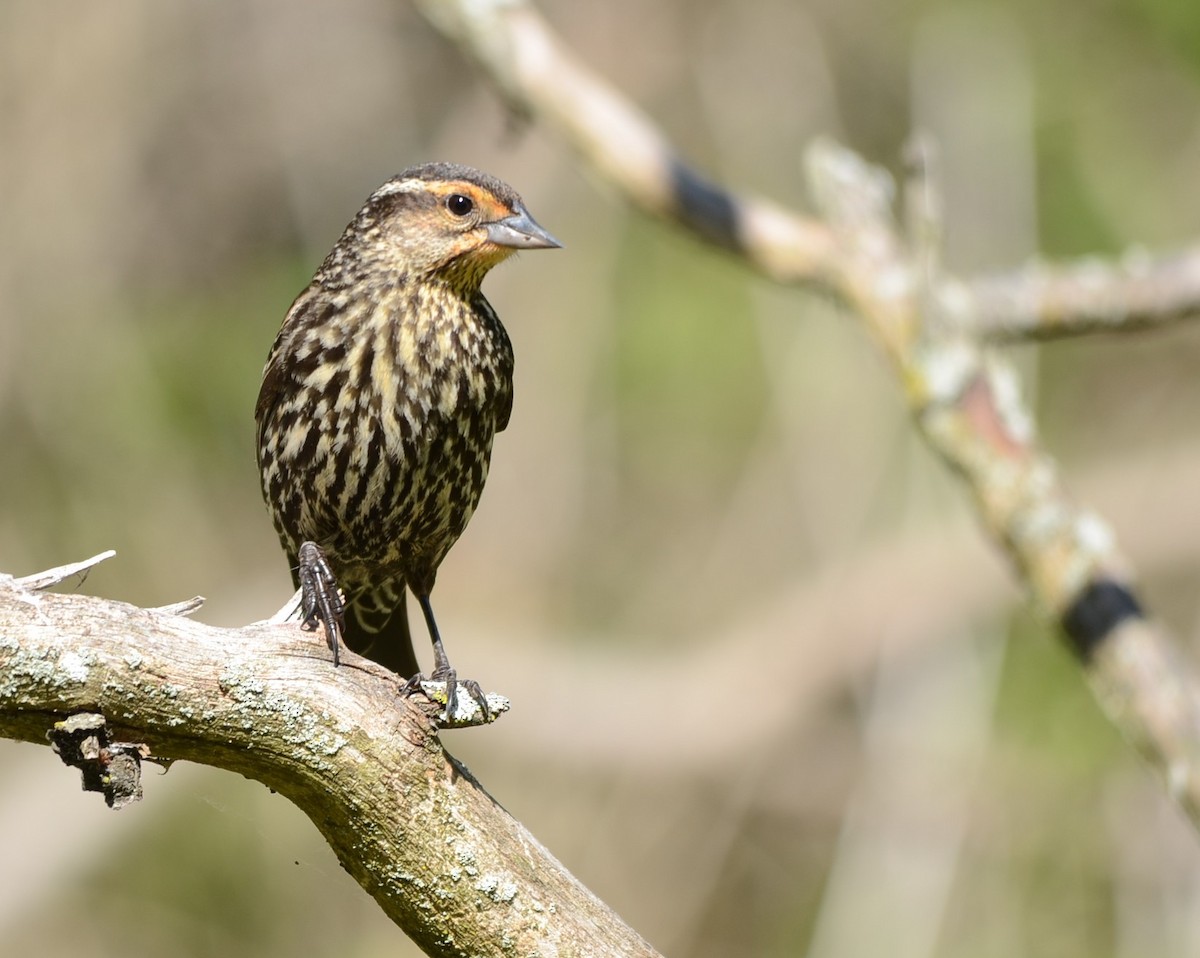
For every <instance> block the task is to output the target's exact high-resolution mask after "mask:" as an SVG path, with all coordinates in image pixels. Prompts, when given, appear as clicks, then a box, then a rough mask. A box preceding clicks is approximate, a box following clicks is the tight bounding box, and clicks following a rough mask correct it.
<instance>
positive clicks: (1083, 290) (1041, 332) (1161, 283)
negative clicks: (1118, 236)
mask: <svg viewBox="0 0 1200 958" xmlns="http://www.w3.org/2000/svg"><path fill="white" fill-rule="evenodd" d="M969 291H970V296H971V299H972V300H973V301H974V304H975V321H976V322H978V323H979V325H980V331H981V333H982V334H983V335H985V336H990V337H992V338H994V339H997V340H1020V339H1029V338H1033V339H1052V338H1055V337H1059V336H1078V335H1082V334H1085V333H1095V332H1104V331H1106V330H1111V331H1114V332H1122V331H1136V330H1141V329H1145V328H1147V327H1151V326H1162V325H1165V324H1167V323H1171V322H1177V321H1179V320H1185V319H1195V318H1196V317H1197V316H1200V247H1193V248H1191V249H1186V250H1183V251H1181V252H1178V253H1174V254H1172V255H1169V256H1162V257H1151V256H1149V255H1147V254H1146V253H1144V252H1130V253H1127V254H1126V255H1125V256H1123V257H1122V258H1121V260H1120V261H1119V262H1111V261H1109V260H1103V259H1098V258H1092V259H1086V260H1082V261H1080V262H1078V263H1072V264H1067V265H1051V264H1042V263H1033V264H1030V265H1029V266H1027V267H1025V268H1024V269H1021V270H1018V271H1017V272H1015V273H1011V274H1004V275H998V276H985V277H979V278H977V279H975V280H973V281H972V282H971V283H970V285H969Z"/></svg>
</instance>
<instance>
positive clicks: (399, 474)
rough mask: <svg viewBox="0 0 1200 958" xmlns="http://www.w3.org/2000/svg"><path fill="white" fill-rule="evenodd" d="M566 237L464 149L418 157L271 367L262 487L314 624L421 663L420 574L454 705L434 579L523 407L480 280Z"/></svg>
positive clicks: (374, 206)
mask: <svg viewBox="0 0 1200 958" xmlns="http://www.w3.org/2000/svg"><path fill="white" fill-rule="evenodd" d="M559 245H561V244H559V242H558V241H557V240H555V239H554V237H552V236H551V235H550V234H549V233H547V232H546V231H545V230H544V229H542V228H541V227H540V226H538V224H537V223H535V222H534V220H533V218H532V217H531V216H530V215H529V213H528V211H527V210H526V209H525V206H524V204H523V203H522V202H521V198H520V197H519V196H518V195H517V194H516V193H515V192H514V191H513V190H512V188H511V187H509V186H507V185H506V184H504V183H501V182H500V181H499V180H497V179H495V178H493V177H491V176H488V175H486V174H484V173H481V172H479V171H478V170H473V169H471V168H469V167H465V166H458V165H455V164H450V163H432V164H429V165H426V166H418V167H413V168H412V169H408V170H405V171H404V172H403V173H401V174H400V175H399V176H396V177H394V178H393V179H391V180H389V181H388V182H387V183H385V184H384V185H383V186H381V187H380V188H379V189H378V190H376V191H375V192H374V193H373V194H372V195H371V197H370V198H369V199H368V200H367V202H366V205H365V206H363V208H362V209H361V210H360V211H359V213H358V215H357V216H356V217H355V218H354V220H353V222H351V223H350V225H349V226H347V227H346V230H345V232H344V233H343V234H342V237H341V239H339V240H338V242H337V245H335V246H334V247H333V249H332V251H331V252H330V253H329V255H328V256H327V257H326V258H325V262H324V263H322V264H321V268H320V269H318V270H317V273H316V275H315V276H314V277H313V280H312V282H311V283H309V285H308V287H307V288H306V289H305V290H304V292H302V293H301V294H300V296H299V297H298V298H297V299H296V301H295V303H293V304H292V308H291V309H290V310H289V311H288V314H287V317H286V318H285V319H284V321H283V327H282V329H280V331H279V335H278V336H277V337H276V339H275V345H274V346H272V347H271V353H270V355H269V356H268V357H267V364H266V368H265V369H264V370H263V382H262V389H261V391H260V392H259V396H258V405H257V406H256V408H255V411H254V418H255V420H256V421H257V423H258V464H259V469H260V470H261V473H262V488H263V495H264V497H265V498H266V501H267V507H268V508H269V509H270V511H271V516H272V518H273V519H274V522H275V528H276V530H277V531H278V532H279V538H280V540H281V541H282V543H283V547H284V549H285V550H286V552H287V555H288V559H289V561H290V562H291V563H292V567H293V569H294V570H295V572H294V576H293V578H294V579H295V581H296V583H297V584H298V585H299V586H300V587H301V588H302V589H303V591H304V616H305V622H306V625H308V627H310V628H315V627H316V625H317V623H318V621H319V622H321V623H322V624H323V625H324V628H325V633H326V638H327V640H328V641H329V643H330V646H331V648H332V650H333V654H334V662H335V663H336V662H337V643H338V633H339V632H340V631H342V630H343V629H344V633H343V637H344V639H345V641H346V644H347V645H349V646H350V648H352V649H354V650H356V651H358V652H361V653H363V654H364V655H367V656H369V657H371V658H373V659H375V660H376V661H378V662H380V663H382V664H383V665H385V666H387V667H389V668H391V669H392V670H393V671H396V672H398V673H400V674H402V675H405V676H413V675H415V674H416V673H417V672H418V666H417V661H416V656H415V655H414V652H413V648H412V638H411V635H410V633H409V629H408V617H407V614H406V612H405V608H404V595H405V588H406V587H407V588H408V589H409V590H411V591H412V593H413V594H414V595H415V596H416V597H417V601H418V602H419V603H420V605H421V610H422V612H423V613H424V616H425V622H426V624H427V626H428V628H429V633H430V637H431V638H432V640H433V649H434V670H433V673H432V675H433V678H435V679H437V680H442V681H445V682H446V683H447V688H448V691H449V695H450V702H449V705H448V707H447V714H452V713H453V711H454V705H455V701H454V691H455V680H456V676H455V673H454V670H453V669H452V668H451V667H450V663H449V661H448V660H447V658H446V652H445V649H444V648H443V647H442V640H441V638H440V637H439V635H438V630H437V625H436V624H435V622H434V618H433V610H432V609H431V607H430V604H429V593H430V591H431V590H432V589H433V583H434V579H435V577H436V575H437V568H438V565H439V564H440V563H441V561H442V559H444V558H445V556H446V553H447V552H448V551H449V550H450V547H451V546H452V545H454V543H455V541H456V540H457V539H458V537H459V535H461V534H462V531H463V529H464V528H465V527H466V525H467V521H468V520H469V519H470V518H471V513H472V512H473V511H474V509H475V506H476V504H477V503H478V502H479V495H480V493H481V492H482V491H483V483H484V480H485V479H486V477H487V470H488V462H489V459H490V457H491V451H492V437H493V436H494V435H495V433H497V432H499V431H500V430H502V429H503V428H504V427H505V426H506V425H508V417H509V413H510V411H511V409H512V371H513V354H512V345H511V343H510V342H509V339H508V334H507V333H505V331H504V327H503V326H501V325H500V320H499V319H498V318H497V317H496V313H495V311H493V309H492V307H491V306H490V305H489V304H488V301H487V300H486V299H484V297H483V294H482V293H481V292H480V291H479V287H480V284H481V283H482V281H483V277H484V275H485V274H486V273H487V271H488V270H489V269H491V268H492V267H493V266H495V265H496V264H497V263H499V262H500V261H501V260H503V259H505V258H507V257H508V256H510V255H511V254H512V253H514V252H515V251H517V250H521V249H539V248H546V247H555V246H559ZM334 577H336V580H337V583H338V584H340V586H341V588H342V590H343V592H344V595H345V606H344V607H343V605H342V602H341V599H340V598H339V596H338V592H337V588H336V586H335V585H334V583H333V578H334ZM343 612H346V613H348V615H347V616H345V617H343ZM470 684H471V685H472V686H473V683H470ZM472 694H473V697H476V698H479V699H480V701H481V704H482V696H481V695H479V694H478V692H477V686H475V687H473V688H472ZM483 708H484V710H485V712H486V705H483Z"/></svg>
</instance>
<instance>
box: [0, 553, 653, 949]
mask: <svg viewBox="0 0 1200 958" xmlns="http://www.w3.org/2000/svg"><path fill="white" fill-rule="evenodd" d="M68 574H72V573H71V572H70V571H68ZM51 578H53V577H51ZM60 578H61V577H60ZM47 584H49V582H44V581H42V580H41V579H38V581H37V585H38V586H39V587H41V586H44V585H47ZM178 611H179V610H178V609H166V610H154V609H139V608H136V607H134V606H130V605H126V604H123V603H119V602H112V601H106V600H103V599H98V598H91V597H87V596H79V595H57V594H49V593H44V592H37V591H33V590H32V589H31V588H29V587H28V586H27V585H25V584H23V583H22V581H21V580H15V579H12V578H11V577H8V576H0V735H2V736H4V737H6V738H14V739H21V740H25V741H30V742H40V743H42V744H46V743H47V735H48V733H50V732H51V731H52V730H53V731H55V735H56V739H55V741H56V742H57V743H59V745H58V747H59V749H60V751H68V750H69V749H68V748H67V747H66V746H65V745H64V744H62V743H64V742H65V741H71V742H73V741H74V740H75V739H76V738H78V736H77V735H75V732H76V731H77V728H76V727H77V726H78V727H79V731H81V732H82V733H83V736H84V740H85V744H84V745H83V747H82V748H81V749H80V750H79V751H80V752H81V755H80V756H79V757H78V758H79V759H81V760H84V762H85V765H86V762H87V761H88V760H99V761H100V762H102V763H103V762H111V761H113V760H114V759H115V758H120V759H121V761H123V762H125V763H129V762H136V761H137V760H139V759H140V758H141V757H142V756H148V757H149V759H150V760H152V761H153V760H155V759H157V760H160V761H167V760H175V759H187V760H191V761H195V762H203V763H205V764H207V765H213V766H216V767H219V768H224V769H229V770H230V771H235V772H239V773H241V774H242V775H245V776H247V777H249V778H253V779H256V780H257V781H260V782H262V783H263V784H265V785H267V786H269V787H270V788H272V789H274V790H276V791H277V792H279V793H280V794H281V795H284V796H285V797H287V798H288V799H290V800H291V801H293V802H294V803H295V804H296V805H297V806H299V807H300V808H301V809H302V810H303V811H304V812H305V814H307V815H308V816H309V818H311V819H312V821H313V824H314V825H316V826H317V828H318V829H319V830H320V831H321V833H322V834H323V835H324V837H325V838H326V840H327V841H328V842H329V844H330V846H331V847H332V848H333V850H334V851H335V852H336V854H337V856H338V858H339V860H340V861H341V862H342V864H343V866H344V867H345V868H346V870H347V871H348V872H349V873H350V874H351V875H352V876H353V877H354V878H355V879H356V880H357V881H358V882H359V883H360V884H361V885H362V886H363V888H365V889H366V890H367V891H368V892H369V893H370V894H371V895H372V896H373V897H374V898H375V900H376V901H378V902H379V905H380V907H382V908H383V910H384V911H385V912H386V913H387V914H388V916H389V917H391V918H392V919H393V920H394V921H395V922H396V924H398V925H399V926H400V927H401V928H402V929H403V930H404V931H405V932H407V933H408V935H409V936H411V937H412V938H413V940H414V941H416V942H417V944H418V945H420V946H421V948H423V949H424V950H425V952H426V953H427V954H430V955H438V956H468V955H470V956H497V958H499V956H502V955H514V954H518V955H534V954H542V955H550V954H564V955H565V954H574V955H610V954H620V955H634V956H647V958H650V956H654V955H655V954H656V952H655V951H654V950H653V949H652V948H651V947H650V946H649V945H648V944H646V942H645V941H643V940H642V939H641V938H640V937H639V936H638V935H637V934H636V933H635V932H633V931H632V930H631V929H630V928H628V927H627V926H626V925H625V924H624V923H622V922H621V920H620V919H619V918H618V917H617V916H616V915H614V914H613V913H612V911H611V910H610V909H609V908H608V907H607V906H605V905H604V904H603V903H602V902H601V901H599V899H597V898H596V897H595V896H594V895H592V894H591V893H590V892H589V891H588V890H587V889H586V888H584V887H583V886H582V885H581V884H579V882H578V881H577V880H576V879H575V878H573V877H572V876H571V875H570V874H569V873H568V872H567V871H566V869H565V868H563V866H562V865H561V864H559V863H558V862H557V861H556V860H555V859H554V858H553V857H552V856H551V855H550V854H549V852H547V851H546V850H545V849H544V848H543V847H542V846H541V845H540V844H539V843H538V842H537V840H536V839H535V838H534V837H533V836H532V835H530V834H529V833H528V832H527V831H526V830H525V829H524V828H523V827H522V826H521V825H520V823H519V822H516V821H514V820H513V819H512V817H511V816H509V815H508V814H507V813H506V812H505V811H504V810H503V809H502V808H501V807H500V806H499V805H498V804H497V803H496V802H495V801H494V800H493V799H492V798H491V796H490V795H488V793H487V792H486V791H484V789H483V787H482V786H481V785H480V784H479V783H478V782H477V781H475V779H474V778H472V777H471V775H470V774H469V773H468V772H467V771H466V770H465V769H464V768H462V767H461V766H460V765H458V764H457V763H456V762H455V761H454V759H453V758H452V757H450V756H449V755H448V754H446V752H445V751H443V749H442V747H441V744H440V742H439V741H438V738H437V735H436V734H435V733H434V728H433V725H432V723H431V721H430V716H431V715H432V714H436V713H437V711H438V710H439V709H440V706H439V705H437V704H436V703H433V702H427V701H426V700H425V699H423V698H421V697H420V696H411V697H402V696H400V695H398V694H397V693H398V682H397V680H396V677H395V676H394V675H392V674H391V673H389V672H387V671H386V670H384V669H382V668H380V667H379V666H377V665H375V664H374V663H371V662H369V661H367V660H365V659H361V658H358V657H357V656H353V655H351V654H349V653H347V655H346V659H347V660H348V661H345V662H344V664H343V665H342V667H340V668H337V669H335V668H334V667H333V666H332V664H331V662H330V661H329V658H328V654H327V651H326V649H325V647H324V645H323V643H321V642H320V641H314V640H313V637H312V635H311V634H309V633H305V632H302V631H301V630H300V629H299V627H297V626H295V625H268V624H259V625H253V626H248V627H246V628H243V629H217V628H212V627H210V626H205V625H202V624H200V623H196V622H192V621H190V620H188V619H187V618H184V617H183V616H181V615H179V614H177V613H178ZM423 706H427V707H424V708H423ZM80 713H96V714H95V715H89V716H87V720H86V722H80V721H75V722H64V720H67V719H70V718H72V717H73V716H79V715H80ZM99 716H103V717H104V722H102V723H100V722H97V719H98V717H99ZM56 723H63V724H59V725H58V728H57V729H55V726H56ZM101 727H103V729H105V730H106V733H111V736H112V738H113V739H120V740H121V743H120V749H119V750H118V749H111V746H110V743H109V739H108V738H107V737H105V736H98V737H95V738H90V737H89V735H90V734H91V733H92V732H95V731H96V730H97V729H99V728H101ZM110 749H111V754H104V753H105V752H108V751H110ZM76 764H79V762H78V761H77V762H76ZM88 774H89V772H88V767H85V776H87V775H88ZM96 777H98V778H103V777H104V776H103V774H102V773H101V774H100V775H98V776H96ZM151 797H152V796H151Z"/></svg>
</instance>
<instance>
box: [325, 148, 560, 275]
mask: <svg viewBox="0 0 1200 958" xmlns="http://www.w3.org/2000/svg"><path fill="white" fill-rule="evenodd" d="M351 237H352V238H353V240H354V242H353V243H347V242H346V240H347V239H348V238H351ZM561 245H562V244H561V243H559V242H558V240H556V239H555V238H554V237H553V236H551V235H550V234H549V233H548V232H546V230H544V229H542V227H541V226H539V225H538V224H537V223H536V222H535V221H534V219H533V217H532V216H530V215H529V211H528V210H526V209H525V204H524V203H523V202H522V201H521V197H520V196H518V195H517V193H516V191H515V190H513V189H512V187H510V186H509V185H508V184H506V183H503V182H501V181H500V180H498V179H496V178H495V177H492V176H488V175H487V174H486V173H481V172H480V171H479V170H475V169H472V168H471V167H468V166H459V165H457V164H453V163H430V164H427V165H425V166H415V167H412V168H410V169H407V170H405V171H404V172H403V173H401V174H399V175H398V176H395V177H393V178H392V179H390V180H388V181H387V182H386V183H384V184H383V186H381V187H380V188H379V189H377V190H376V191H375V192H374V193H372V194H371V196H370V198H369V199H368V200H367V202H366V204H365V205H364V206H363V208H362V210H361V211H360V212H359V214H358V216H357V217H355V219H354V222H352V223H351V224H350V225H349V226H348V227H347V228H346V236H345V237H343V242H340V243H338V247H342V248H353V249H355V250H356V251H357V252H358V255H359V257H360V262H358V263H356V264H353V266H355V267H358V268H359V269H362V268H365V269H367V270H370V271H371V272H373V273H377V274H378V273H380V272H382V273H391V274H393V275H395V276H396V277H397V278H399V277H414V276H430V275H434V274H436V275H441V276H444V277H445V278H447V279H448V280H450V281H452V282H453V283H454V284H455V285H456V286H463V287H474V288H478V286H479V283H480V282H481V281H482V280H483V276H484V274H485V273H487V271H488V270H489V269H491V268H492V267H493V266H495V265H496V264H497V263H499V262H501V261H502V260H504V259H506V258H507V257H509V256H511V255H512V254H513V253H515V252H518V251H519V250H523V249H549V248H554V247H558V246H561ZM336 252H337V248H335V251H334V253H335V254H336ZM332 255H334V254H331V256H332ZM327 265H333V264H328V263H327ZM350 265H351V264H347V263H338V264H336V266H337V267H338V268H340V269H344V268H345V267H347V266H350Z"/></svg>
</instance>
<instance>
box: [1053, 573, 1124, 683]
mask: <svg viewBox="0 0 1200 958" xmlns="http://www.w3.org/2000/svg"><path fill="white" fill-rule="evenodd" d="M1140 618H1143V613H1142V607H1141V606H1140V605H1138V601H1137V599H1136V598H1135V597H1134V595H1133V593H1132V592H1130V591H1129V589H1127V588H1126V587H1125V586H1123V585H1121V584H1120V583H1118V582H1113V581H1112V580H1111V579H1102V580H1100V581H1099V582H1093V583H1092V584H1091V585H1089V586H1088V587H1087V588H1086V589H1084V591H1083V592H1082V593H1080V595H1079V597H1078V598H1077V599H1076V600H1075V602H1074V603H1073V604H1072V605H1071V607H1070V608H1069V609H1067V611H1066V612H1065V613H1064V614H1063V617H1062V627H1063V629H1064V631H1065V632H1066V633H1067V637H1068V638H1069V639H1070V641H1071V648H1072V649H1074V651H1075V654H1076V655H1077V656H1079V659H1080V661H1082V662H1084V663H1086V662H1088V661H1089V660H1090V659H1091V658H1092V656H1093V655H1095V654H1096V649H1098V648H1099V647H1100V643H1102V642H1103V641H1104V640H1105V639H1106V638H1107V637H1108V636H1109V635H1111V634H1112V632H1113V630H1114V629H1116V627H1117V626H1118V625H1120V624H1121V623H1122V622H1125V621H1126V620H1127V619H1140Z"/></svg>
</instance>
